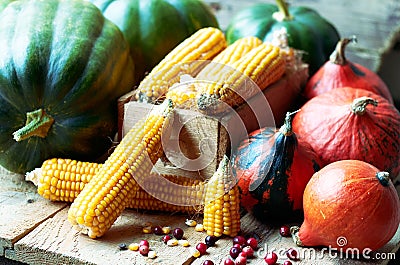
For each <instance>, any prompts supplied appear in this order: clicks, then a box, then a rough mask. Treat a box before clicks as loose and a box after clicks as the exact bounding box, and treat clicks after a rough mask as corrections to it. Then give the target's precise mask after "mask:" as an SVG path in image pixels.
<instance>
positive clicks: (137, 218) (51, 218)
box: [0, 168, 400, 265]
mask: <svg viewBox="0 0 400 265" xmlns="http://www.w3.org/2000/svg"><path fill="white" fill-rule="evenodd" d="M397 188H398V189H399V187H397ZM68 207H69V205H68V204H66V203H54V202H49V201H47V200H45V199H43V198H42V197H40V196H39V195H37V193H36V189H35V186H34V185H33V184H32V183H30V182H26V181H24V176H22V175H18V174H13V173H10V172H7V171H6V170H4V169H3V168H0V216H1V217H0V220H1V222H0V256H5V257H6V258H8V259H11V260H16V261H20V262H23V263H28V264H38V265H39V264H40V265H43V264H49V265H50V264H51V265H55V264H107V265H111V264H118V265H122V264H163V265H164V264H165V265H169V264H174V265H177V264H185V265H186V264H202V262H203V261H204V260H205V259H211V260H213V261H214V263H215V264H221V262H222V260H223V259H224V258H225V257H226V256H227V255H228V253H229V249H230V247H231V246H232V241H231V239H230V238H223V239H220V240H219V241H218V242H217V244H216V245H215V246H214V247H211V248H209V249H208V250H207V254H206V255H204V256H202V257H200V258H197V259H193V258H191V249H193V248H194V246H195V244H196V243H197V242H201V241H204V238H205V236H206V234H205V232H196V231H195V230H194V228H193V227H188V226H186V225H185V220H186V219H187V218H193V219H196V220H198V221H199V222H201V218H202V217H201V215H197V216H189V215H184V214H168V213H164V214H160V213H149V212H147V213H146V212H139V211H134V210H125V211H124V213H123V215H122V216H121V217H120V218H119V219H118V220H117V222H116V223H115V224H114V226H113V227H112V228H111V230H110V231H108V232H107V233H106V234H105V235H104V236H103V237H102V238H100V239H96V240H94V239H90V238H88V237H87V236H85V235H81V234H79V233H78V232H77V231H75V230H74V229H73V227H72V226H71V225H70V224H69V222H68V221H67V211H68ZM241 221H242V230H243V232H244V233H245V234H254V235H256V236H258V237H259V238H260V243H259V246H260V249H259V250H258V252H256V257H255V258H253V259H250V260H249V261H248V264H265V262H264V261H263V259H262V256H263V255H264V254H265V250H266V249H270V250H271V249H276V250H277V251H280V252H282V253H283V252H284V251H285V250H287V249H288V248H290V247H292V248H296V249H297V250H298V252H299V253H300V255H301V256H302V257H301V259H300V261H296V262H295V263H294V264H343V265H344V264H355V265H364V264H387V263H388V262H389V261H390V260H391V259H394V258H395V255H396V253H395V252H396V251H398V249H399V247H400V229H399V230H398V231H397V233H396V235H395V236H394V237H393V239H392V240H391V241H390V242H389V243H388V244H387V245H385V246H384V247H383V248H382V249H380V250H379V251H377V252H373V253H370V257H371V259H369V260H365V259H364V260H356V259H345V258H340V256H339V254H338V253H335V252H332V253H327V252H325V253H322V252H321V250H317V249H314V248H313V249H307V248H299V247H296V246H295V244H294V243H293V240H292V239H291V238H285V237H281V236H280V235H279V233H278V229H277V228H276V227H273V226H271V225H266V224H261V223H259V222H258V221H257V220H255V219H254V218H253V217H252V216H251V215H250V214H247V215H244V216H243V217H242V220H241ZM146 222H152V223H153V224H159V225H161V226H170V227H172V228H175V227H181V228H183V229H184V231H185V237H186V239H187V240H188V241H189V242H190V243H191V246H189V247H183V246H179V245H178V246H175V247H169V246H166V245H165V244H164V243H162V242H161V236H156V235H154V234H144V233H143V232H142V228H143V226H144V225H145V223H146ZM141 239H148V240H149V241H150V245H151V248H152V249H154V250H155V251H156V252H157V255H158V257H157V258H155V259H149V258H147V257H144V256H142V255H140V254H139V253H138V252H134V251H130V250H126V251H120V250H119V249H118V244H120V243H126V244H130V243H133V242H139V241H140V240H141ZM312 251H315V252H312ZM310 253H314V258H309V257H308V256H309V255H310ZM390 253H391V254H390ZM397 254H398V253H397ZM378 255H381V256H380V257H383V256H386V258H380V259H375V257H378ZM335 256H336V257H335ZM284 260H285V256H284V254H282V255H280V259H279V262H280V264H282V263H283V261H284Z"/></svg>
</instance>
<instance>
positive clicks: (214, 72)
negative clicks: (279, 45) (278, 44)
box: [166, 36, 262, 109]
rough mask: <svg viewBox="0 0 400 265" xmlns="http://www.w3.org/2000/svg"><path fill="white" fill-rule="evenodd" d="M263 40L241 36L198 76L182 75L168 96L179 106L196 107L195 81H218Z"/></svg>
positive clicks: (169, 90)
mask: <svg viewBox="0 0 400 265" xmlns="http://www.w3.org/2000/svg"><path fill="white" fill-rule="evenodd" d="M261 43H262V41H261V40H260V39H259V38H257V37H253V36H251V37H244V38H240V39H238V40H237V41H235V42H234V43H232V44H231V45H229V46H228V47H227V48H225V49H224V50H223V51H221V52H220V53H219V54H218V55H217V56H215V57H214V59H212V60H211V62H210V63H209V64H207V65H206V66H205V67H204V68H203V69H202V70H201V71H200V72H199V74H198V75H197V76H196V79H194V78H193V77H185V76H181V80H180V82H179V83H175V84H173V85H172V86H171V87H170V88H169V89H168V92H167V94H166V98H170V99H171V100H172V101H173V102H174V104H175V106H176V107H177V108H182V109H192V108H195V107H196V101H195V97H196V94H197V90H196V86H195V82H201V81H202V80H205V81H206V82H210V81H217V80H219V78H220V77H221V73H223V72H224V71H226V70H227V69H226V68H227V67H228V68H229V67H230V65H232V64H233V63H234V62H236V61H238V60H240V58H242V57H243V55H245V54H246V53H248V52H249V51H250V50H252V49H253V48H255V47H257V46H259V45H261Z"/></svg>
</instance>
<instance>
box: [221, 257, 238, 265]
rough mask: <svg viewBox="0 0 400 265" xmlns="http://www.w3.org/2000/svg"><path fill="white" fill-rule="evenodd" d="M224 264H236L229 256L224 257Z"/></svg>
mask: <svg viewBox="0 0 400 265" xmlns="http://www.w3.org/2000/svg"><path fill="white" fill-rule="evenodd" d="M224 265H235V262H234V261H233V260H232V259H230V258H229V257H227V258H225V259H224Z"/></svg>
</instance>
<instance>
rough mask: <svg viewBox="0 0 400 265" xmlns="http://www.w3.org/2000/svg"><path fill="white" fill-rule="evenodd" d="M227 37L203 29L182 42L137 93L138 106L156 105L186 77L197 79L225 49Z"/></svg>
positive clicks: (150, 74)
mask: <svg viewBox="0 0 400 265" xmlns="http://www.w3.org/2000/svg"><path fill="white" fill-rule="evenodd" d="M226 45H227V44H226V39H225V35H224V33H223V32H222V31H221V30H219V29H217V28H213V27H208V28H202V29H199V30H198V31H196V32H195V33H194V34H193V35H191V36H190V37H189V38H187V39H185V40H184V41H183V42H181V43H180V44H179V45H178V46H177V47H175V48H174V49H173V50H172V51H171V52H170V53H169V54H167V56H166V57H165V58H164V59H163V60H162V61H161V62H160V63H159V64H158V65H156V67H154V68H153V70H152V71H151V72H150V73H149V74H148V75H147V76H146V77H145V78H144V79H143V80H142V82H141V83H140V84H139V87H138V88H137V91H136V100H137V101H139V102H147V103H156V102H160V101H162V100H163V98H164V97H165V94H166V93H167V91H168V89H169V87H170V86H171V85H173V84H174V83H177V82H179V77H180V76H181V75H183V74H190V75H192V76H195V75H196V74H197V72H198V71H199V70H200V69H201V68H202V67H203V66H204V64H205V60H211V59H212V58H213V57H214V56H216V55H217V54H218V53H219V52H220V51H221V50H223V49H224V48H225V47H226Z"/></svg>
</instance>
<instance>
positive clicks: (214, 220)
mask: <svg viewBox="0 0 400 265" xmlns="http://www.w3.org/2000/svg"><path fill="white" fill-rule="evenodd" d="M239 196H240V194H239V188H238V186H237V182H236V180H235V179H234V177H233V175H232V172H231V168H230V162H229V159H228V157H227V156H224V158H223V159H222V160H221V162H220V164H219V167H218V169H217V171H216V172H215V174H214V175H213V176H212V177H211V178H210V180H209V181H208V183H207V186H206V190H205V199H204V200H205V201H204V219H203V226H204V230H206V231H207V234H208V235H213V236H217V237H219V236H222V235H227V236H231V237H233V236H236V235H237V234H238V233H239V231H240V197H239Z"/></svg>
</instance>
